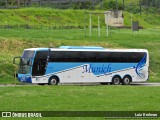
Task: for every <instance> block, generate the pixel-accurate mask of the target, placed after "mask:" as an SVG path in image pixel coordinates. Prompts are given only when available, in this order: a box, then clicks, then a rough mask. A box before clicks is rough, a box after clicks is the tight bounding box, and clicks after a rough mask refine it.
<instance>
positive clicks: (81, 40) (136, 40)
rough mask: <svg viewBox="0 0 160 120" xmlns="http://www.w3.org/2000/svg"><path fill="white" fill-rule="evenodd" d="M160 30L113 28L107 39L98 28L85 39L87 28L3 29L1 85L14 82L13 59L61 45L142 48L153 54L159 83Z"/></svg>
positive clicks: (154, 76) (0, 31) (0, 39)
mask: <svg viewBox="0 0 160 120" xmlns="http://www.w3.org/2000/svg"><path fill="white" fill-rule="evenodd" d="M159 32H160V30H159V29H158V28H157V29H143V30H140V31H139V32H134V33H133V35H132V32H131V30H127V29H111V32H110V34H109V35H110V36H109V37H106V31H105V28H102V29H101V37H98V35H97V33H98V32H97V29H93V33H92V36H91V37H89V32H88V29H87V36H86V37H84V30H83V29H55V30H48V29H0V42H1V44H0V48H1V49H0V50H1V52H0V55H1V58H0V71H1V73H0V76H1V79H0V83H14V78H13V74H14V71H15V70H16V69H17V66H14V65H13V64H12V60H13V57H15V56H20V55H21V54H22V52H23V50H24V49H25V48H32V47H59V46H60V45H77V46H84V45H91V46H102V47H105V48H142V49H148V50H149V54H150V70H149V72H150V79H149V81H150V82H159V81H160V80H159V76H160V70H159V68H160V62H159V59H160V54H159V45H160V42H159V40H160V35H159Z"/></svg>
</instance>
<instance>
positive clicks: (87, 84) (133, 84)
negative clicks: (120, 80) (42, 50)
mask: <svg viewBox="0 0 160 120" xmlns="http://www.w3.org/2000/svg"><path fill="white" fill-rule="evenodd" d="M60 85H64V86H68V85H78V86H96V85H101V84H100V83H76V84H73V83H72V84H71V83H70V84H60ZM105 85H110V84H105ZM7 86H13V87H14V86H38V84H18V85H16V84H0V87H7ZM130 86H160V83H131V84H130Z"/></svg>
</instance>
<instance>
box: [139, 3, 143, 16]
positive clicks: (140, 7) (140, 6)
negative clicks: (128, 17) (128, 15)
mask: <svg viewBox="0 0 160 120" xmlns="http://www.w3.org/2000/svg"><path fill="white" fill-rule="evenodd" d="M139 9H140V15H142V2H141V0H139Z"/></svg>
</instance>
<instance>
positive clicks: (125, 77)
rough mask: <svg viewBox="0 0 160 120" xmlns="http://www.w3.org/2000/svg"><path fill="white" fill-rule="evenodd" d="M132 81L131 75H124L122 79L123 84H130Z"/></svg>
mask: <svg viewBox="0 0 160 120" xmlns="http://www.w3.org/2000/svg"><path fill="white" fill-rule="evenodd" d="M131 81H132V79H131V77H130V76H124V78H123V80H122V84H123V85H129V84H130V82H131Z"/></svg>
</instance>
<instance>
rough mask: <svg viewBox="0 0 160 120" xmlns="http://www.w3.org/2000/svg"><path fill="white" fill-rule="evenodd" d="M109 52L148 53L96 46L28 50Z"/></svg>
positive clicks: (143, 50)
mask: <svg viewBox="0 0 160 120" xmlns="http://www.w3.org/2000/svg"><path fill="white" fill-rule="evenodd" d="M49 49H50V51H104V52H105V51H106V52H107V51H110V52H148V50H146V49H105V48H103V47H96V46H61V47H59V48H28V49H25V50H33V51H48V50H49Z"/></svg>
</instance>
